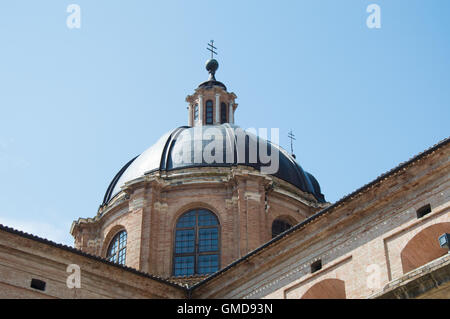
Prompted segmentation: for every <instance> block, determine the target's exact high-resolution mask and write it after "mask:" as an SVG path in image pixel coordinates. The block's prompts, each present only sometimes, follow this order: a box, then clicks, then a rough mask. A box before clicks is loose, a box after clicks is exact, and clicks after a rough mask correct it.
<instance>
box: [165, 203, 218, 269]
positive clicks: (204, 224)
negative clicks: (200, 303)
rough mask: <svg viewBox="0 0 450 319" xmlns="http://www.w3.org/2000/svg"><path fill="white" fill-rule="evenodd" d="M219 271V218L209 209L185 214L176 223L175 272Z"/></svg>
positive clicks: (195, 210)
mask: <svg viewBox="0 0 450 319" xmlns="http://www.w3.org/2000/svg"><path fill="white" fill-rule="evenodd" d="M217 270H219V221H218V219H217V217H216V215H214V214H213V213H212V212H210V211H209V210H206V209H194V210H191V211H189V212H187V213H184V214H183V215H182V216H181V217H180V218H179V219H178V221H177V224H176V226H175V242H174V256H173V274H174V275H175V276H190V275H206V274H211V273H214V272H216V271H217Z"/></svg>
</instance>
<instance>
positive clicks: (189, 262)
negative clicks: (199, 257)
mask: <svg viewBox="0 0 450 319" xmlns="http://www.w3.org/2000/svg"><path fill="white" fill-rule="evenodd" d="M193 274H194V256H181V257H175V276H190V275H193Z"/></svg>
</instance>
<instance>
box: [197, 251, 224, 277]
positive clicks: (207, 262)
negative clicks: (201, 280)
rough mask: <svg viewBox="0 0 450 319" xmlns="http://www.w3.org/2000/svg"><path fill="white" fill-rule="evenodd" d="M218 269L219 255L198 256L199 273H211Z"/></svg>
mask: <svg viewBox="0 0 450 319" xmlns="http://www.w3.org/2000/svg"><path fill="white" fill-rule="evenodd" d="M217 270H219V255H200V256H198V273H199V275H206V274H211V273H214V272H216V271H217Z"/></svg>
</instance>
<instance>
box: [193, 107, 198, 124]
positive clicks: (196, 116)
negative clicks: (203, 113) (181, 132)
mask: <svg viewBox="0 0 450 319" xmlns="http://www.w3.org/2000/svg"><path fill="white" fill-rule="evenodd" d="M194 120H198V104H195V106H194Z"/></svg>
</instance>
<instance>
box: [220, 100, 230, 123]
mask: <svg viewBox="0 0 450 319" xmlns="http://www.w3.org/2000/svg"><path fill="white" fill-rule="evenodd" d="M227 122H228V120H227V105H226V104H225V103H223V102H222V104H221V105H220V124H223V123H227Z"/></svg>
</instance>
